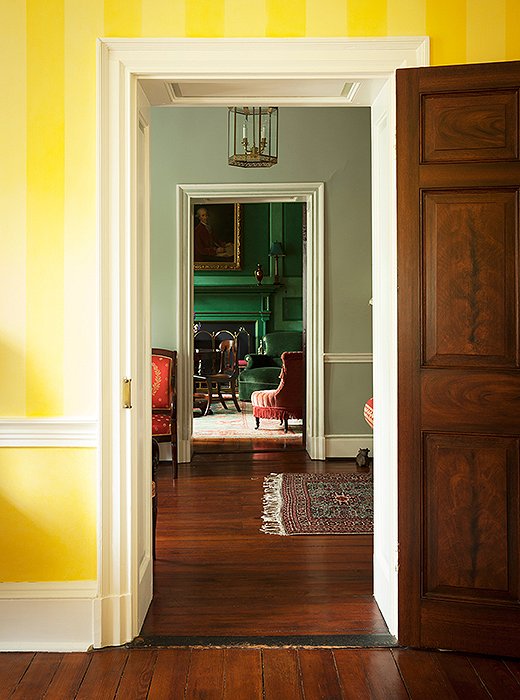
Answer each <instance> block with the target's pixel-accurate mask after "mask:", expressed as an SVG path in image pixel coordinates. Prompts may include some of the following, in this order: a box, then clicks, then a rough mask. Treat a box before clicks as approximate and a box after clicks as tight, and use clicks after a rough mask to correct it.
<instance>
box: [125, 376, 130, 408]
mask: <svg viewBox="0 0 520 700" xmlns="http://www.w3.org/2000/svg"><path fill="white" fill-rule="evenodd" d="M123 408H132V380H131V379H129V378H128V377H123Z"/></svg>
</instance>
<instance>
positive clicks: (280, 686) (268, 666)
mask: <svg viewBox="0 0 520 700" xmlns="http://www.w3.org/2000/svg"><path fill="white" fill-rule="evenodd" d="M262 656H263V671H264V696H265V700H280V698H283V697H284V693H285V697H287V698H291V700H303V695H302V686H301V677H300V669H299V665H298V654H297V652H296V649H264V650H263V653H262Z"/></svg>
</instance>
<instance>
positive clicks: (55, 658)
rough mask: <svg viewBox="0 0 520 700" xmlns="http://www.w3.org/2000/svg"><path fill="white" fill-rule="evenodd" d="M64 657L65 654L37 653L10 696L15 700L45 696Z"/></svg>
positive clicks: (36, 698)
mask: <svg viewBox="0 0 520 700" xmlns="http://www.w3.org/2000/svg"><path fill="white" fill-rule="evenodd" d="M62 658H63V654H53V653H50V654H36V655H35V657H34V659H33V660H32V662H31V664H30V666H29V668H28V669H27V671H26V672H25V674H24V676H23V678H22V679H21V681H20V683H19V684H18V685H17V686H16V690H15V691H14V693H13V694H12V695H11V696H10V697H11V698H13V700H29V698H30V700H39V698H43V697H44V695H45V692H46V690H47V688H48V687H49V684H50V682H51V680H52V678H53V676H54V674H55V673H56V671H57V669H58V667H59V665H60V662H61V660H62Z"/></svg>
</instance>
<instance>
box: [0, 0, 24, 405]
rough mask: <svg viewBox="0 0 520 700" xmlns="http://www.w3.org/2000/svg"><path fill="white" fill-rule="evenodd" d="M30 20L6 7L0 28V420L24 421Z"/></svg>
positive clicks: (19, 7) (20, 9) (17, 8)
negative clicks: (0, 291) (15, 418)
mask: <svg viewBox="0 0 520 700" xmlns="http://www.w3.org/2000/svg"><path fill="white" fill-rule="evenodd" d="M25 32H26V17H25V6H24V4H23V3H7V4H6V5H5V6H4V10H3V12H2V24H1V27H0V60H1V62H2V65H3V66H4V70H3V71H2V74H1V76H0V93H1V94H2V95H3V98H4V101H3V104H2V128H1V129H0V153H1V154H2V161H3V162H2V167H1V168H0V201H1V211H2V216H1V217H0V240H1V241H2V252H1V255H0V279H1V280H2V286H3V290H4V291H3V295H2V296H3V298H2V300H1V301H0V328H1V329H2V332H1V338H0V386H1V387H2V389H1V390H0V414H1V415H4V416H23V415H25V343H26V337H25V324H26V318H25V300H26V290H25V285H26V280H25V257H26V158H27V155H26V137H27V133H26V108H27V103H26V82H25V81H26V47H25Z"/></svg>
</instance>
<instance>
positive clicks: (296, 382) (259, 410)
mask: <svg viewBox="0 0 520 700" xmlns="http://www.w3.org/2000/svg"><path fill="white" fill-rule="evenodd" d="M281 359H282V371H281V373H280V385H279V386H278V388H277V389H265V390H263V391H253V393H252V394H251V404H252V406H253V416H254V417H255V419H256V427H257V428H258V427H259V425H260V418H277V419H278V420H279V421H280V422H283V423H284V430H285V432H287V430H288V429H289V425H288V421H289V418H303V352H284V353H282V356H281Z"/></svg>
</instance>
